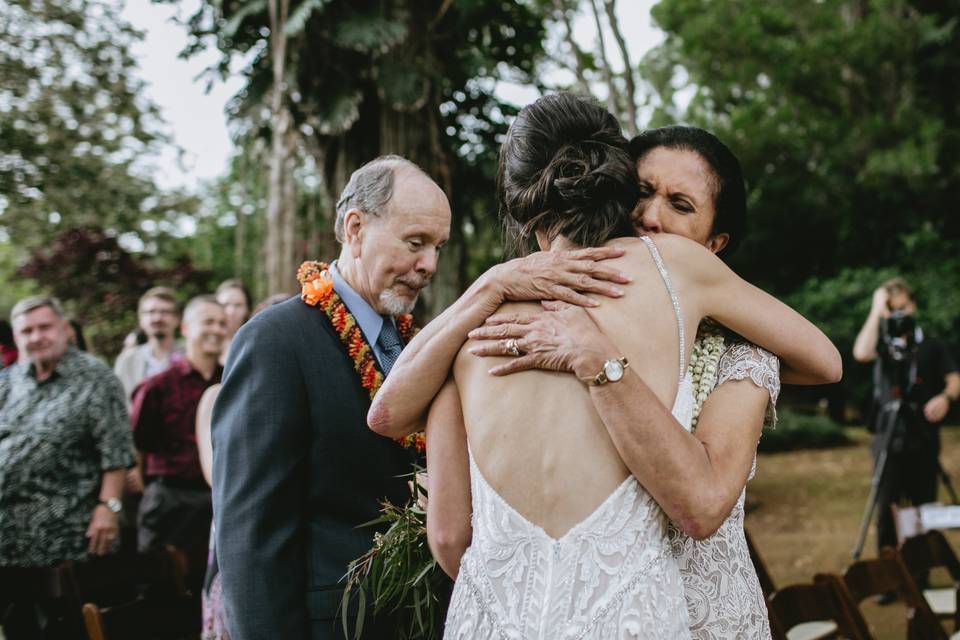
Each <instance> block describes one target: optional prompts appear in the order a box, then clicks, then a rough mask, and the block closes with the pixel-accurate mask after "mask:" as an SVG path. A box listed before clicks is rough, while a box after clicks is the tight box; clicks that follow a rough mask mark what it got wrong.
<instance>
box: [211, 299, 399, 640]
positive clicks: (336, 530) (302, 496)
mask: <svg viewBox="0 0 960 640" xmlns="http://www.w3.org/2000/svg"><path fill="white" fill-rule="evenodd" d="M369 406H370V401H369V396H368V393H367V391H366V390H364V389H363V388H362V387H361V386H360V380H359V377H358V375H357V373H356V372H355V371H354V368H353V362H352V360H351V359H350V358H349V357H348V356H347V353H346V350H345V348H344V347H343V345H342V343H341V342H340V339H339V338H338V337H337V335H336V333H335V332H334V330H333V327H332V326H331V324H330V322H329V320H328V319H327V316H326V315H325V314H324V313H323V311H321V310H320V309H318V308H316V307H310V306H307V305H306V304H304V303H303V302H301V301H300V300H299V299H298V298H292V299H290V300H288V301H286V302H284V303H281V304H279V305H275V306H273V307H271V308H269V309H267V310H265V311H263V312H261V313H259V314H258V315H257V316H256V317H255V318H253V319H252V320H251V321H250V322H248V323H247V324H246V325H244V326H243V327H242V328H241V330H240V331H239V332H238V333H237V335H236V337H235V338H234V340H233V343H232V344H231V346H230V356H229V360H228V361H227V366H226V371H225V373H224V378H223V386H222V388H221V390H220V395H219V397H218V399H217V403H216V406H215V408H214V413H213V427H212V435H213V486H214V491H213V498H214V519H215V522H216V553H217V559H218V563H219V566H220V573H221V580H222V584H223V600H224V607H225V615H226V622H227V627H228V629H229V631H230V636H231V638H232V640H261V639H262V640H268V639H269V640H273V639H276V638H283V639H284V640H288V639H290V640H294V639H300V638H310V639H311V640H318V639H320V638H337V639H338V640H339V639H342V638H343V631H342V627H341V626H340V623H339V618H338V609H339V605H340V601H341V597H342V594H343V584H342V583H339V582H340V580H341V578H342V577H343V575H344V574H345V572H346V569H347V564H348V563H349V561H350V560H352V559H354V558H357V557H359V556H360V555H362V554H363V553H364V552H365V551H367V550H368V549H369V548H370V547H371V545H372V539H373V533H374V531H375V529H374V528H372V527H359V528H358V525H360V524H362V523H364V522H368V521H370V520H373V519H375V518H376V517H378V515H379V508H380V501H381V500H383V499H389V500H391V501H392V502H394V503H395V504H403V502H404V501H405V500H406V499H407V498H408V497H409V491H408V489H407V486H406V481H405V480H404V479H403V478H400V477H398V476H401V475H403V474H406V473H409V471H410V462H411V457H410V455H409V454H408V452H407V451H405V450H404V449H403V448H402V447H400V446H399V445H397V444H396V443H395V442H393V441H392V440H390V439H389V438H384V437H381V436H378V435H377V434H375V433H373V432H372V431H370V429H368V428H367V425H366V414H367V410H368V409H369ZM338 583H339V584H338ZM380 622H381V623H386V622H388V621H380ZM392 635H393V634H391V633H390V632H389V631H387V630H385V629H384V628H383V627H379V628H378V625H377V624H376V623H375V621H374V623H373V624H371V621H370V620H367V621H366V622H365V623H364V637H366V638H389V637H391V636H392Z"/></svg>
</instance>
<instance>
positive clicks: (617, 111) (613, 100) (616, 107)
mask: <svg viewBox="0 0 960 640" xmlns="http://www.w3.org/2000/svg"><path fill="white" fill-rule="evenodd" d="M600 1H602V0H600ZM590 9H591V10H592V11H593V21H594V23H595V24H596V26H597V46H598V48H599V49H600V51H599V53H600V66H601V67H602V69H601V71H603V80H604V82H606V83H607V109H609V110H610V113H612V114H613V115H615V116H616V117H617V119H620V118H621V117H622V112H621V108H620V103H621V100H620V90H619V89H617V84H616V81H615V80H614V77H613V69H611V68H610V60H608V59H607V45H606V40H605V39H604V37H603V21H602V20H600V9H598V8H597V0H590Z"/></svg>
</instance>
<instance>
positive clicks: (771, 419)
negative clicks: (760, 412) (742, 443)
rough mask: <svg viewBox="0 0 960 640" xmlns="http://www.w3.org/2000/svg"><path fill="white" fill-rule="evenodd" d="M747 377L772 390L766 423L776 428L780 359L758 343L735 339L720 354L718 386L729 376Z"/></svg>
mask: <svg viewBox="0 0 960 640" xmlns="http://www.w3.org/2000/svg"><path fill="white" fill-rule="evenodd" d="M747 378H749V379H750V380H752V381H753V383H754V384H755V385H757V386H758V387H760V388H761V389H766V390H767V393H769V394H770V402H768V403H767V413H766V416H765V417H764V420H763V427H764V428H765V429H767V428H769V429H773V428H774V427H775V426H776V424H777V398H778V397H779V396H780V359H779V358H777V356H775V355H773V354H772V353H770V352H769V351H767V350H766V349H761V348H760V347H758V346H757V345H755V344H751V343H749V342H743V341H738V342H733V343H732V344H731V345H730V346H729V347H728V348H727V351H726V352H725V353H724V354H723V356H722V357H721V358H720V366H719V373H718V374H717V386H718V387H719V386H720V385H721V384H723V383H724V382H726V381H727V380H746V379H747Z"/></svg>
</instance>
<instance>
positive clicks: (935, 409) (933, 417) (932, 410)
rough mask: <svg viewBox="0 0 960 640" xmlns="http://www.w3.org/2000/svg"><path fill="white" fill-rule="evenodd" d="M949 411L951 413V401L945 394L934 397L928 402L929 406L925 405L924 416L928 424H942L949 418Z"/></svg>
mask: <svg viewBox="0 0 960 640" xmlns="http://www.w3.org/2000/svg"><path fill="white" fill-rule="evenodd" d="M948 411H950V399H949V398H947V394H945V393H940V394H937V395H935V396H933V397H932V398H930V399H929V400H927V404H925V405H923V416H924V417H925V418H926V419H927V421H928V422H933V423H937V422H940V421H941V420H943V419H944V418H945V417H947V412H948Z"/></svg>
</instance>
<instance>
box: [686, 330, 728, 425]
mask: <svg viewBox="0 0 960 640" xmlns="http://www.w3.org/2000/svg"><path fill="white" fill-rule="evenodd" d="M724 351H726V345H725V344H724V336H723V331H722V329H721V328H720V326H719V325H717V324H716V323H714V322H712V321H709V320H705V321H704V322H703V324H701V325H700V330H699V331H698V332H697V339H696V341H695V342H694V343H693V352H692V353H691V354H690V370H691V375H692V377H693V397H694V402H693V420H692V421H691V423H690V425H691V428H692V429H696V427H697V420H698V419H699V418H700V411H701V410H702V409H703V403H704V402H706V400H707V396H709V395H710V392H711V391H713V388H714V387H715V386H716V384H717V375H718V373H719V365H720V358H721V357H722V356H723V353H724Z"/></svg>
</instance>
